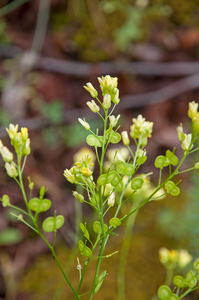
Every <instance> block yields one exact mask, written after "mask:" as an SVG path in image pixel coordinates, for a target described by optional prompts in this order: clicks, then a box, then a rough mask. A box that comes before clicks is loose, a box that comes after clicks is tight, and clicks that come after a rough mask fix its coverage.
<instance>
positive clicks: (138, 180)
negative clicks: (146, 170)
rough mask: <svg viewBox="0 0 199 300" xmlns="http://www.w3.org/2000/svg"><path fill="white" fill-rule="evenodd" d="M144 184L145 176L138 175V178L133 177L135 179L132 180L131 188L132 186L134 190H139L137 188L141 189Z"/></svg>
mask: <svg viewBox="0 0 199 300" xmlns="http://www.w3.org/2000/svg"><path fill="white" fill-rule="evenodd" d="M143 184H144V180H143V178H142V177H136V178H133V180H132V181H131V188H132V190H134V191H137V190H139V189H141V187H142V186H143Z"/></svg>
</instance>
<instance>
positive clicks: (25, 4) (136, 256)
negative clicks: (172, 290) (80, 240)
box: [0, 0, 199, 300]
mask: <svg viewBox="0 0 199 300" xmlns="http://www.w3.org/2000/svg"><path fill="white" fill-rule="evenodd" d="M198 61H199V0H189V1H186V0H181V1H178V0H153V1H152V0H104V1H101V0H14V1H12V0H0V139H2V141H3V143H4V144H5V145H7V146H8V147H9V149H10V150H11V146H10V145H9V140H8V138H7V133H6V130H5V127H7V126H8V125H9V124H10V123H13V124H19V126H20V127H21V126H23V127H27V128H28V130H29V133H30V139H31V155H30V156H29V157H28V160H27V164H26V168H25V170H24V178H25V181H26V183H27V193H28V181H27V180H26V178H27V176H30V178H31V180H32V181H33V182H34V183H35V188H34V195H35V196H37V195H38V193H39V189H40V187H41V185H44V186H45V187H46V188H48V191H47V193H46V197H47V198H49V199H51V200H52V203H53V205H52V208H51V210H50V212H48V213H45V214H43V218H45V217H47V216H48V215H49V214H51V215H52V214H53V211H54V209H56V210H57V214H63V215H64V217H65V220H66V221H65V225H64V226H63V227H62V229H61V230H60V231H59V233H58V238H57V243H56V247H57V251H58V256H59V257H60V260H61V261H62V263H63V265H64V266H65V264H66V262H67V260H68V258H69V263H68V264H67V265H66V268H67V272H69V273H70V276H69V277H70V278H72V282H73V283H74V285H77V283H78V278H79V274H78V271H77V269H76V265H77V262H76V257H78V255H79V252H78V250H77V249H76V247H75V243H76V239H75V232H77V234H79V229H78V228H77V226H76V224H77V222H76V220H82V219H83V220H84V221H86V222H87V223H88V226H92V222H93V214H92V211H91V209H90V208H88V207H87V206H86V205H79V203H75V201H74V197H73V196H72V192H71V191H72V190H74V189H75V187H74V186H73V185H70V184H69V183H68V182H67V181H66V179H65V178H64V176H63V172H64V169H66V168H68V169H69V168H70V167H71V166H72V164H73V160H74V156H75V154H76V153H77V152H78V151H80V150H82V148H85V147H87V145H86V143H85V137H86V136H87V132H86V131H85V130H84V129H83V127H82V126H81V125H80V124H79V123H78V122H77V118H78V117H81V118H83V117H86V120H87V121H89V123H90V125H91V126H92V128H99V130H100V129H101V126H102V125H101V123H100V120H99V119H98V118H96V116H94V115H93V114H92V113H91V112H90V110H89V109H88V108H87V106H86V102H87V101H90V100H91V97H90V95H89V94H88V93H87V91H85V90H84V88H83V85H85V84H86V83H87V82H92V84H93V85H94V86H95V88H96V89H97V90H98V91H99V84H98V81H97V77H98V76H102V75H107V74H109V75H111V76H113V77H115V76H117V77H118V79H119V90H120V98H121V101H120V104H119V105H118V107H117V113H118V114H119V113H120V114H121V115H122V117H121V122H120V123H121V131H123V130H127V131H129V126H130V125H131V123H132V118H134V117H137V115H138V114H142V115H143V116H144V117H145V118H146V119H147V120H149V121H153V122H154V132H153V137H152V139H151V141H150V142H149V144H148V146H147V156H148V160H147V162H146V164H145V165H144V167H143V168H142V170H141V172H143V173H147V172H151V171H152V172H153V175H152V176H151V181H152V182H153V183H154V184H156V183H157V179H158V172H157V170H156V169H155V168H154V159H155V157H156V156H157V155H160V154H163V155H164V154H165V151H166V150H167V149H171V150H172V149H173V147H176V153H177V154H178V155H179V157H181V155H182V151H181V147H180V143H179V142H178V140H177V134H176V127H177V126H178V125H179V124H180V123H183V125H184V129H185V132H186V133H188V132H189V129H190V123H189V120H188V117H187V110H188V102H190V101H195V102H198V98H199V62H198ZM120 146H121V147H122V144H121V145H120ZM133 147H134V145H133V143H132V148H133ZM109 159H110V158H109ZM107 160H108V157H107ZM197 160H198V157H197V155H195V157H192V158H190V160H189V161H187V162H186V163H185V165H184V168H186V167H188V166H189V165H191V164H194V162H196V161H197ZM94 176H97V170H96V171H95V172H94ZM179 179H183V180H186V182H185V183H183V184H181V185H180V188H181V194H180V196H179V197H177V198H171V197H167V198H165V199H163V200H161V201H154V202H150V203H148V204H147V205H146V206H145V207H143V208H142V209H141V211H140V212H139V213H138V216H137V219H136V222H135V225H134V229H133V231H131V234H130V235H129V236H128V241H129V245H130V246H129V247H130V248H129V252H128V256H127V266H126V270H125V271H124V274H125V275H124V276H125V288H126V299H136V300H148V299H155V298H153V297H154V296H155V295H156V292H157V288H158V287H159V286H160V285H161V284H163V283H164V280H165V270H164V268H163V266H162V265H161V264H160V262H159V256H158V251H159V248H160V247H167V248H168V249H187V250H188V251H189V253H190V254H191V255H192V256H193V257H194V258H196V257H198V256H199V202H198V195H199V187H198V180H199V175H198V172H197V171H194V172H193V174H189V173H188V174H187V173H186V174H185V175H183V176H181V177H180V178H179ZM5 193H6V194H8V195H9V196H10V199H11V202H12V204H13V205H19V206H21V207H22V206H23V201H22V196H21V193H20V190H19V188H18V186H17V184H16V182H15V181H14V180H12V179H11V178H9V177H8V176H7V174H6V172H5V169H4V163H3V160H0V196H1V197H2V195H3V194H5ZM127 208H128V207H127ZM89 224H91V225H89ZM117 233H119V236H118V237H117V238H116V237H114V236H113V237H112V238H111V239H110V242H109V243H108V249H107V254H108V253H111V252H114V251H116V250H119V251H120V250H121V249H122V240H123V239H122V237H123V234H124V228H119V229H118V232H117ZM47 237H48V238H49V240H50V241H51V240H52V239H53V237H52V236H51V235H50V234H48V235H47ZM94 265H95V262H93V263H91V266H90V269H89V271H88V274H87V277H86V281H85V284H84V286H83V292H84V291H85V292H86V291H87V290H88V289H89V281H90V278H92V276H93V270H94ZM121 265H122V262H121ZM190 266H191V265H190ZM104 268H106V269H107V271H108V274H109V276H107V277H106V280H105V281H104V283H103V286H102V288H101V290H100V291H99V293H98V294H97V295H96V296H95V299H103V300H112V299H113V300H116V299H118V292H117V272H118V270H119V266H118V256H117V255H115V256H113V257H111V258H110V259H108V260H105V261H104ZM182 274H183V273H182ZM61 278H62V276H61V273H60V271H59V269H58V267H57V266H56V264H55V262H54V260H53V258H52V256H51V255H50V253H49V251H48V249H47V247H46V245H45V244H44V242H43V241H42V240H41V239H40V238H39V237H37V236H36V235H35V234H34V232H31V231H30V230H29V229H28V228H27V227H25V225H24V224H22V223H20V222H17V221H16V220H15V219H14V218H13V217H12V216H11V215H10V209H5V208H2V207H0V299H7V300H33V299H34V300H35V299H37V300H46V299H53V300H59V299H73V297H72V294H71V291H70V290H69V288H68V287H67V285H65V284H64V283H63V282H62V280H61ZM198 295H199V294H198V292H195V293H194V294H191V295H189V296H187V298H186V299H192V300H195V299H198ZM132 297H133V298H132ZM82 299H83V300H84V299H87V298H86V296H85V297H82ZM119 300H121V299H119ZM123 300H125V299H124V298H123Z"/></svg>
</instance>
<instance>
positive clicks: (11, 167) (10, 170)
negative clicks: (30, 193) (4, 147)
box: [5, 161, 18, 177]
mask: <svg viewBox="0 0 199 300" xmlns="http://www.w3.org/2000/svg"><path fill="white" fill-rule="evenodd" d="M5 168H6V171H7V174H8V176H10V177H17V176H18V171H17V168H16V164H15V163H14V162H13V161H12V162H11V163H8V162H6V163H5Z"/></svg>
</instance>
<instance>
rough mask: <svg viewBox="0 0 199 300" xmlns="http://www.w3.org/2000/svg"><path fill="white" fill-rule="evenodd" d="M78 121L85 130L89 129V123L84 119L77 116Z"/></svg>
mask: <svg viewBox="0 0 199 300" xmlns="http://www.w3.org/2000/svg"><path fill="white" fill-rule="evenodd" d="M78 121H79V123H80V124H81V125H82V126H83V127H84V128H85V129H86V130H89V129H90V125H89V124H88V123H87V122H86V121H84V120H82V119H81V118H78Z"/></svg>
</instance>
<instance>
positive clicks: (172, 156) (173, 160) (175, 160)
mask: <svg viewBox="0 0 199 300" xmlns="http://www.w3.org/2000/svg"><path fill="white" fill-rule="evenodd" d="M166 157H167V158H168V159H169V161H170V163H171V165H173V166H177V164H178V158H177V156H176V155H175V154H174V153H173V152H171V151H170V150H167V151H166Z"/></svg>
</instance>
